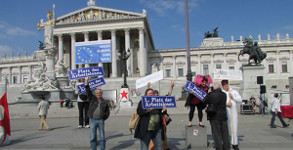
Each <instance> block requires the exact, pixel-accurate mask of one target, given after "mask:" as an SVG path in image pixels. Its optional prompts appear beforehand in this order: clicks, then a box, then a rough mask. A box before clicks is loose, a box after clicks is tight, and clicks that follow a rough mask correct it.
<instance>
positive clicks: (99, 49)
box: [75, 40, 112, 64]
mask: <svg viewBox="0 0 293 150" xmlns="http://www.w3.org/2000/svg"><path fill="white" fill-rule="evenodd" d="M111 60H112V59H111V40H101V41H86V42H76V43H75V64H90V63H109V62H111Z"/></svg>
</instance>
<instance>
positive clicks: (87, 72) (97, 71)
mask: <svg viewBox="0 0 293 150" xmlns="http://www.w3.org/2000/svg"><path fill="white" fill-rule="evenodd" d="M103 75H104V71H103V67H90V68H80V69H74V70H68V78H69V80H75V79H80V78H85V77H87V76H88V77H95V76H103Z"/></svg>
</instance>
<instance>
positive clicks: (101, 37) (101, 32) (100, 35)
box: [97, 31, 103, 41]
mask: <svg viewBox="0 0 293 150" xmlns="http://www.w3.org/2000/svg"><path fill="white" fill-rule="evenodd" d="M97 35H98V41H101V40H103V31H97Z"/></svg>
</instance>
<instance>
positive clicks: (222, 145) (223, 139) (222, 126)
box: [185, 76, 242, 150]
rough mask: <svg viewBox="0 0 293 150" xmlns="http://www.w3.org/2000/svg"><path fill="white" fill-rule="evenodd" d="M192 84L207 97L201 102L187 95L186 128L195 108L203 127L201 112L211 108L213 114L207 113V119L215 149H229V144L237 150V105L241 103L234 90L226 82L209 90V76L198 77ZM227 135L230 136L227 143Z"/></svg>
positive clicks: (189, 124)
mask: <svg viewBox="0 0 293 150" xmlns="http://www.w3.org/2000/svg"><path fill="white" fill-rule="evenodd" d="M194 83H195V85H196V86H198V87H199V88H200V89H201V90H202V91H204V92H206V93H207V96H206V97H205V98H204V100H203V101H201V100H200V99H199V98H197V97H196V96H194V95H193V94H192V93H189V95H188V98H187V100H186V104H185V106H188V107H189V108H190V111H189V122H188V126H189V127H191V126H192V119H193V114H194V111H195V107H196V108H197V111H198V120H199V126H200V127H203V128H204V127H205V125H204V124H203V122H202V118H203V112H202V111H203V110H204V109H205V108H206V107H207V106H208V107H212V108H213V110H214V112H213V113H211V112H209V113H207V119H208V120H209V121H210V125H211V128H212V135H213V139H214V143H215V148H216V149H217V150H218V149H219V150H227V149H230V144H231V145H232V147H233V149H234V150H238V149H239V147H238V132H237V131H238V112H237V103H240V102H242V98H241V96H240V95H239V93H238V92H237V91H236V90H233V89H232V88H230V86H229V81H228V80H222V81H221V85H222V89H221V86H220V84H219V83H216V84H214V86H213V87H211V88H210V89H209V87H208V84H210V83H212V81H211V78H210V77H209V76H200V78H198V79H195V80H194ZM229 133H230V135H231V138H230V142H229Z"/></svg>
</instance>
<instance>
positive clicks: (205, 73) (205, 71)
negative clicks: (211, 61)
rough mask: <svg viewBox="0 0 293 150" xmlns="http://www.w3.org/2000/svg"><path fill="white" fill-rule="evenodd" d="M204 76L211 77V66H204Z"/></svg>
mask: <svg viewBox="0 0 293 150" xmlns="http://www.w3.org/2000/svg"><path fill="white" fill-rule="evenodd" d="M203 75H209V65H203Z"/></svg>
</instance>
